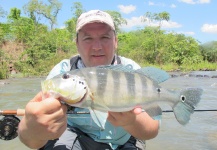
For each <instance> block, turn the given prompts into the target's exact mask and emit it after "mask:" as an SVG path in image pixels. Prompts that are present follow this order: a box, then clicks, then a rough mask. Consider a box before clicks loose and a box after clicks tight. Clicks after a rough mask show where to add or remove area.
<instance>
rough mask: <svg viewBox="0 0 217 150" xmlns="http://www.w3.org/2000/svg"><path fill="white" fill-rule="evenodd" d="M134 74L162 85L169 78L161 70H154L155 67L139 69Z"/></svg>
mask: <svg viewBox="0 0 217 150" xmlns="http://www.w3.org/2000/svg"><path fill="white" fill-rule="evenodd" d="M135 73H139V74H142V75H144V76H146V77H148V78H150V79H152V80H153V81H155V82H157V83H158V84H159V83H162V82H164V81H166V80H168V79H169V78H170V75H169V74H168V73H167V72H166V71H164V70H161V69H158V68H155V67H144V68H141V69H137V70H135Z"/></svg>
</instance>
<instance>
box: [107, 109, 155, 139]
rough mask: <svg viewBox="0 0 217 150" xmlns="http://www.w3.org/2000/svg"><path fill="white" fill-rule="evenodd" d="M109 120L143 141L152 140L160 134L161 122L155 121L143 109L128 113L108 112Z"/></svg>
mask: <svg viewBox="0 0 217 150" xmlns="http://www.w3.org/2000/svg"><path fill="white" fill-rule="evenodd" d="M107 120H108V121H109V122H110V123H111V124H112V125H114V126H121V127H123V128H124V129H125V130H126V131H127V132H128V133H129V134H131V135H132V136H134V137H136V138H138V139H141V140H148V139H152V138H154V137H155V136H157V134H158V128H159V122H158V121H157V120H153V119H152V118H151V117H150V116H149V115H148V114H147V113H146V112H142V109H141V108H135V109H133V110H132V111H128V112H108V118H107Z"/></svg>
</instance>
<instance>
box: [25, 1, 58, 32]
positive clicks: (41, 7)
mask: <svg viewBox="0 0 217 150" xmlns="http://www.w3.org/2000/svg"><path fill="white" fill-rule="evenodd" d="M48 3H50V4H49V5H48V4H46V3H45V2H44V1H39V0H31V1H29V3H27V4H26V5H24V10H25V12H26V13H27V14H28V15H29V16H30V17H31V18H32V19H33V20H34V21H35V23H36V24H38V22H39V20H40V19H41V16H42V17H44V18H46V19H48V20H49V22H50V29H51V30H52V29H53V27H54V25H55V24H57V20H56V19H57V15H58V13H59V11H60V9H61V7H62V4H61V3H60V2H58V0H48Z"/></svg>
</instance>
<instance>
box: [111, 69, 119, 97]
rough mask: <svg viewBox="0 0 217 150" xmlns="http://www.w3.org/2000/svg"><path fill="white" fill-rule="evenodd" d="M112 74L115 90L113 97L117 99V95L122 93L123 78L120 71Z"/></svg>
mask: <svg viewBox="0 0 217 150" xmlns="http://www.w3.org/2000/svg"><path fill="white" fill-rule="evenodd" d="M111 73H112V78H113V88H114V89H115V90H114V91H115V92H114V93H112V94H113V95H112V97H113V99H116V95H117V93H119V92H121V91H120V78H121V76H120V72H118V71H112V72H111Z"/></svg>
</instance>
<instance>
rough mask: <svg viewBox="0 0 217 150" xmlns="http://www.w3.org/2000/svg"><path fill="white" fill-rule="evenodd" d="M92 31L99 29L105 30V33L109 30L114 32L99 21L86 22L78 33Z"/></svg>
mask: <svg viewBox="0 0 217 150" xmlns="http://www.w3.org/2000/svg"><path fill="white" fill-rule="evenodd" d="M93 31H101V32H105V33H109V32H111V33H112V32H114V30H113V29H112V28H111V27H110V26H109V25H107V24H105V23H99V22H94V23H88V24H86V25H85V26H83V27H82V28H81V29H80V30H79V32H78V34H79V33H88V32H93Z"/></svg>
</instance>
